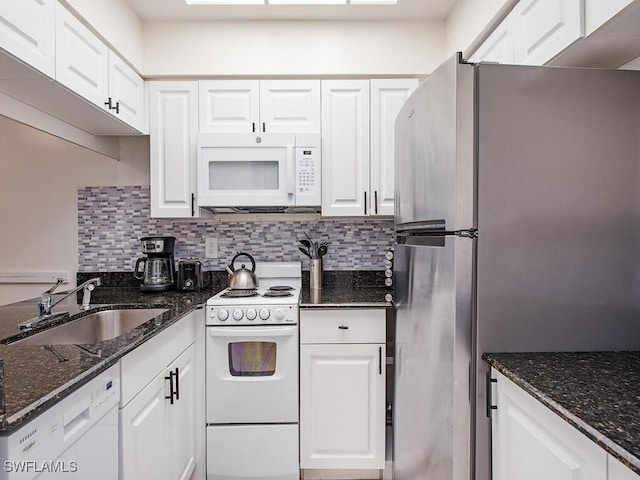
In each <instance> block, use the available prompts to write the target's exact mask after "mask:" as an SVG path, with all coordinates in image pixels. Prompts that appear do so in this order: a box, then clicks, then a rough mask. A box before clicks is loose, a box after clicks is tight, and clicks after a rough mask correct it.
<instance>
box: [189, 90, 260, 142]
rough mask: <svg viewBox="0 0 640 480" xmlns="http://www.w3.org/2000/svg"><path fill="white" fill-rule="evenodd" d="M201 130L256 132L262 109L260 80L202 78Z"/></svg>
mask: <svg viewBox="0 0 640 480" xmlns="http://www.w3.org/2000/svg"><path fill="white" fill-rule="evenodd" d="M198 83H199V89H200V109H199V110H200V122H199V123H200V131H201V132H218V133H229V132H256V131H257V128H258V122H259V121H260V120H259V110H260V82H259V81H258V80H202V81H200V82H198Z"/></svg>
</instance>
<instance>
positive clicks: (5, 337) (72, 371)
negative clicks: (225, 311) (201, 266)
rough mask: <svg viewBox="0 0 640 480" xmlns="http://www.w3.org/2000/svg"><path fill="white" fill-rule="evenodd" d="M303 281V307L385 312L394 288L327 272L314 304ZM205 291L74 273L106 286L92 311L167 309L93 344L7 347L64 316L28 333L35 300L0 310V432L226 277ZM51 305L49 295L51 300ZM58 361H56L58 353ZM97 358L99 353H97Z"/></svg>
mask: <svg viewBox="0 0 640 480" xmlns="http://www.w3.org/2000/svg"><path fill="white" fill-rule="evenodd" d="M304 273H306V276H303V284H304V285H305V286H304V287H303V290H302V299H301V306H302V307H324V308H331V307H340V308H346V307H360V308H362V307H391V306H392V303H389V302H386V300H385V295H386V294H387V293H391V292H392V289H389V288H385V287H380V285H383V284H384V272H356V271H354V272H325V288H323V289H322V294H321V299H320V300H319V302H320V303H313V302H312V299H311V295H310V290H309V288H308V284H309V276H308V272H304ZM208 275H209V277H207V279H208V282H207V283H209V286H208V287H207V288H205V289H204V290H203V291H201V292H190V293H184V292H177V291H167V292H160V293H142V292H140V290H139V288H138V283H139V282H137V281H136V280H134V279H133V276H132V275H131V273H130V272H115V273H100V274H97V273H95V272H86V273H79V274H78V277H77V281H78V284H80V283H82V282H84V281H86V280H88V279H89V278H93V277H95V276H100V277H101V278H102V283H103V285H104V286H100V287H97V288H96V289H95V290H94V292H93V294H92V296H91V310H89V311H88V312H82V313H83V314H86V313H91V312H93V311H99V310H105V309H107V308H114V307H121V308H149V307H163V308H167V309H168V311H167V312H166V313H164V314H163V315H162V317H161V318H160V321H158V322H156V321H153V320H152V321H149V322H146V323H143V324H142V325H140V326H138V327H136V328H134V329H133V330H131V331H130V332H128V333H126V334H124V335H121V336H119V337H117V338H114V339H112V340H107V341H104V342H100V343H99V344H96V345H81V346H78V345H55V346H54V349H55V352H54V351H51V350H50V349H47V348H46V347H44V346H35V345H30V346H27V345H10V344H7V343H8V342H9V341H13V340H17V339H19V338H23V337H25V336H28V335H31V334H34V333H37V332H39V331H41V330H46V329H48V328H51V327H52V326H55V325H56V324H60V323H64V322H66V321H69V319H68V318H62V319H60V320H57V321H54V322H51V323H49V324H47V325H46V326H45V327H40V328H36V329H33V330H31V331H29V332H19V331H18V328H17V325H18V324H19V323H21V322H24V321H26V320H29V319H31V318H33V317H34V316H35V315H36V312H37V300H38V299H31V300H27V301H24V302H18V303H14V304H11V305H6V306H0V434H2V433H6V432H9V431H11V430H13V429H15V428H17V427H18V426H20V425H22V424H23V423H25V422H27V421H28V420H29V419H31V418H32V417H34V416H36V415H38V414H39V413H40V412H42V411H44V410H46V409H47V408H49V407H50V406H51V405H53V404H54V403H56V402H57V401H59V400H61V399H62V398H64V397H65V396H66V395H68V394H69V393H71V392H72V391H74V390H76V389H77V388H79V387H80V386H82V385H84V384H85V383H87V382H88V381H89V380H91V379H92V378H94V377H95V376H96V375H98V374H99V373H100V372H102V371H104V370H106V369H107V368H108V367H110V366H111V365H113V364H115V363H116V362H117V361H118V360H119V359H120V358H121V357H122V356H124V355H125V354H126V353H128V352H130V351H131V350H133V349H134V348H136V347H137V346H139V345H141V344H142V343H144V342H145V341H147V340H149V339H150V338H152V337H153V336H155V335H157V334H158V333H160V332H161V331H162V330H164V329H165V328H167V327H169V326H170V325H172V324H173V323H175V322H176V321H178V320H180V319H181V318H183V317H184V316H185V315H187V314H188V313H190V312H192V311H193V310H194V309H196V308H199V307H201V306H202V304H204V303H205V302H206V300H207V299H208V298H210V297H212V296H213V295H215V294H216V293H218V292H219V291H220V290H222V289H223V288H225V287H226V273H224V272H209V273H208ZM54 301H55V297H54ZM80 302H81V293H80V294H78V296H77V297H74V296H73V295H72V296H71V297H69V298H68V299H66V300H64V301H63V302H61V303H60V304H59V305H56V306H55V307H54V308H53V311H54V312H56V311H61V310H68V311H69V312H70V314H71V318H72V319H73V318H75V317H77V316H79V315H80V311H79V308H78V305H79V303H80ZM56 353H57V354H58V355H60V356H61V357H62V358H63V359H64V361H60V360H59V358H58V356H57V354H56ZM98 353H99V354H98Z"/></svg>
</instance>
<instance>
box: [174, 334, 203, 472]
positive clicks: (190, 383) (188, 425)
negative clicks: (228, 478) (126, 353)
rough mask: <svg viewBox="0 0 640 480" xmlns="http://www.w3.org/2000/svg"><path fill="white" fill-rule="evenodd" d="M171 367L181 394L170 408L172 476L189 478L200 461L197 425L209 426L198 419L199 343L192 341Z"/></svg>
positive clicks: (199, 426) (200, 426) (177, 388)
mask: <svg viewBox="0 0 640 480" xmlns="http://www.w3.org/2000/svg"><path fill="white" fill-rule="evenodd" d="M169 371H170V372H175V373H176V374H177V378H178V381H177V383H176V385H177V387H176V390H177V392H178V396H177V398H175V399H174V402H173V404H169V408H168V409H167V413H168V429H169V434H168V438H169V440H170V451H169V452H168V456H169V471H170V476H169V478H170V479H171V480H187V479H188V478H189V477H190V476H191V473H192V472H193V469H194V468H195V465H196V428H201V429H204V428H205V425H204V423H203V424H202V425H196V423H195V406H196V404H195V398H196V396H195V388H196V385H195V380H196V378H195V345H191V346H190V347H189V348H188V349H187V350H185V351H184V352H183V353H182V355H180V356H179V357H178V358H177V359H176V361H175V362H173V363H172V364H171V365H169Z"/></svg>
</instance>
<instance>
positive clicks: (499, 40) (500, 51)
mask: <svg viewBox="0 0 640 480" xmlns="http://www.w3.org/2000/svg"><path fill="white" fill-rule="evenodd" d="M511 20H512V17H511V16H509V17H507V18H505V19H504V20H503V21H502V23H500V25H498V26H497V27H496V29H495V30H494V31H493V32H492V33H491V35H489V37H488V38H487V39H486V40H485V41H484V42H483V43H482V45H480V46H479V47H478V49H477V50H476V53H474V54H473V56H472V57H471V60H472V61H473V62H476V63H479V62H495V63H502V64H506V65H511V64H514V63H515V53H516V52H515V48H516V45H515V39H514V31H513V27H512V22H511Z"/></svg>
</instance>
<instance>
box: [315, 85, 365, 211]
mask: <svg viewBox="0 0 640 480" xmlns="http://www.w3.org/2000/svg"><path fill="white" fill-rule="evenodd" d="M368 191H369V80H324V81H323V82H322V215H325V216H358V215H367V214H368V213H369V212H368V208H367V205H368V199H367V198H366V197H367V194H368Z"/></svg>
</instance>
